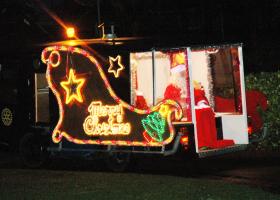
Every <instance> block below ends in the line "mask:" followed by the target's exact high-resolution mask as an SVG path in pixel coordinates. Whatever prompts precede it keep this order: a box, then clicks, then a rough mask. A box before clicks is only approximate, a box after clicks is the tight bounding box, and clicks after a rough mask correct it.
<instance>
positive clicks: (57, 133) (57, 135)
mask: <svg viewBox="0 0 280 200" xmlns="http://www.w3.org/2000/svg"><path fill="white" fill-rule="evenodd" d="M54 50H58V51H70V52H72V53H77V54H81V55H83V56H86V57H87V58H88V59H89V60H90V61H91V62H92V63H93V64H95V66H96V68H97V70H98V72H99V74H100V76H101V78H102V79H103V81H104V84H105V87H106V88H107V90H108V91H109V94H110V95H111V96H112V98H113V99H114V100H115V101H116V102H117V103H119V104H121V105H122V106H123V108H126V109H128V110H130V111H132V112H136V113H138V114H149V113H151V112H154V111H158V110H159V109H160V108H161V106H162V105H170V106H171V107H170V109H169V113H168V115H167V116H166V120H167V124H168V127H169V132H170V136H169V137H168V138H167V139H166V140H164V141H163V142H154V141H152V142H149V143H148V142H146V141H128V140H117V141H116V140H92V139H88V140H83V139H78V138H74V137H72V136H71V135H70V134H68V133H67V132H64V131H61V130H60V127H61V125H62V121H63V118H64V109H63V105H62V104H63V103H62V101H61V97H60V94H59V92H58V91H57V90H56V89H55V84H53V83H52V80H51V77H50V71H51V69H52V68H51V65H50V64H49V62H48V56H47V55H48V52H52V51H54ZM41 59H42V61H43V62H44V63H46V64H48V65H47V72H46V78H47V81H48V84H49V86H50V88H51V90H52V91H53V93H54V95H55V96H56V99H57V101H58V105H59V120H58V123H57V125H56V127H55V128H54V130H53V133H52V138H53V142H55V143H59V142H60V141H61V140H62V138H63V137H65V138H66V139H67V140H68V141H70V142H73V143H76V144H98V145H124V146H163V145H166V144H169V143H170V142H172V141H173V138H174V136H175V130H174V127H173V124H172V121H171V115H172V113H174V112H175V119H176V120H180V119H181V118H182V117H183V113H182V108H181V106H180V104H178V103H177V102H176V101H174V100H171V99H165V100H163V101H161V102H159V103H158V104H157V105H155V106H153V107H151V108H149V109H146V110H142V109H138V108H136V107H134V106H132V105H130V104H128V103H126V102H125V101H123V100H121V99H120V98H119V97H118V96H117V95H116V94H115V92H114V91H113V89H112V87H111V85H110V83H109V81H108V79H107V77H106V76H105V73H104V71H103V69H102V67H101V66H100V65H99V63H98V62H97V60H96V59H95V58H94V57H93V56H91V54H90V53H89V52H87V51H85V50H83V49H80V48H77V47H74V48H73V47H67V46H50V47H46V48H45V49H44V50H43V51H42V55H41Z"/></svg>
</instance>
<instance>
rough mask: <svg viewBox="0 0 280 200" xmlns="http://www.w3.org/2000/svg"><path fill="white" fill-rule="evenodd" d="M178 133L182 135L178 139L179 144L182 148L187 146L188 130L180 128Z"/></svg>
mask: <svg viewBox="0 0 280 200" xmlns="http://www.w3.org/2000/svg"><path fill="white" fill-rule="evenodd" d="M180 132H181V133H182V134H183V135H182V137H181V139H180V143H181V144H182V145H183V146H188V144H189V132H188V129H187V128H186V127H182V128H180Z"/></svg>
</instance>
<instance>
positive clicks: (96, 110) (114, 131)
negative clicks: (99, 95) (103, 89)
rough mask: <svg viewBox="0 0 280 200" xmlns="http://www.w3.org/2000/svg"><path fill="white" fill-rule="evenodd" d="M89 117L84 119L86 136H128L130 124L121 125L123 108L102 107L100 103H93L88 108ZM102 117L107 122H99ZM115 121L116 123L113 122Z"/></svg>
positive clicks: (117, 106) (118, 106)
mask: <svg viewBox="0 0 280 200" xmlns="http://www.w3.org/2000/svg"><path fill="white" fill-rule="evenodd" d="M88 112H89V113H90V115H89V116H87V117H86V119H85V121H84V123H83V127H84V131H85V133H86V134H87V135H90V136H101V135H104V136H108V135H129V134H130V131H131V125H130V123H123V115H124V113H123V108H122V106H121V105H120V104H118V105H102V102H101V101H93V102H91V104H90V105H89V107H88ZM100 117H102V119H103V118H104V117H108V118H107V121H103V122H101V119H100ZM115 121H116V122H115Z"/></svg>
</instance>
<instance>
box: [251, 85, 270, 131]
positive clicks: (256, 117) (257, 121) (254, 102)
mask: <svg viewBox="0 0 280 200" xmlns="http://www.w3.org/2000/svg"><path fill="white" fill-rule="evenodd" d="M246 104H247V114H248V115H249V116H251V119H252V122H251V123H252V128H253V133H255V132H258V131H260V129H261V128H262V127H263V121H262V118H261V116H260V113H259V112H258V107H260V109H262V110H263V111H265V110H266V109H267V107H268V105H267V98H266V96H265V95H264V94H263V93H262V92H260V91H257V90H248V91H246Z"/></svg>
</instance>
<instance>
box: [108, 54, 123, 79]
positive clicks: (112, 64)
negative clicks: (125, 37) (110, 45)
mask: <svg viewBox="0 0 280 200" xmlns="http://www.w3.org/2000/svg"><path fill="white" fill-rule="evenodd" d="M121 61H122V59H121V56H120V55H118V56H117V57H116V58H113V57H111V56H109V62H110V67H109V69H108V72H109V73H113V74H114V76H115V78H118V77H119V75H120V72H121V71H122V70H123V69H124V66H123V65H122V63H121ZM116 62H118V64H117V66H115V63H116ZM115 67H117V69H114V68H115Z"/></svg>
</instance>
